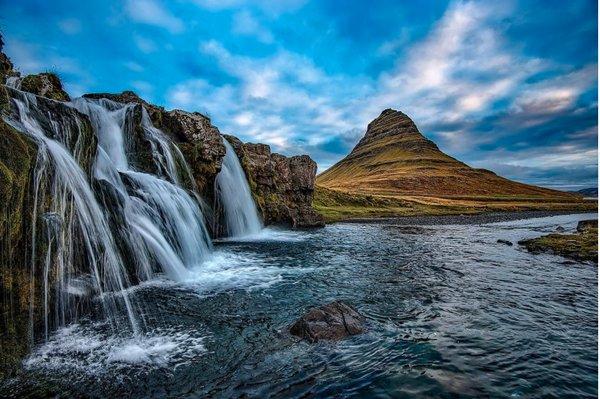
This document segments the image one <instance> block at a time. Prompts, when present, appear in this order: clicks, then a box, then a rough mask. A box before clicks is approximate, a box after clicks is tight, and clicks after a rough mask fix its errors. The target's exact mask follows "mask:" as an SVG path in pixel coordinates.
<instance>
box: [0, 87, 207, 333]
mask: <svg viewBox="0 0 600 399" xmlns="http://www.w3.org/2000/svg"><path fill="white" fill-rule="evenodd" d="M10 90H11V94H12V96H13V100H12V101H13V102H12V104H13V111H12V114H11V116H10V117H7V118H6V121H7V123H9V124H11V125H12V126H13V127H15V128H16V129H17V130H19V131H21V132H24V133H25V134H27V135H28V136H30V137H31V138H32V139H33V140H35V142H36V143H37V145H38V155H37V163H36V167H35V171H34V176H33V196H34V206H33V215H32V233H31V234H32V235H31V241H32V245H31V248H32V250H31V251H32V252H31V265H30V268H31V293H30V295H31V297H32V301H31V304H32V305H31V310H30V315H31V319H32V321H31V323H32V326H33V318H34V309H33V303H34V302H35V301H34V297H35V296H36V295H38V293H37V292H36V276H37V275H38V274H40V273H41V276H43V277H42V280H43V283H42V285H41V288H40V289H42V290H43V293H42V294H43V295H41V298H43V304H42V305H43V312H44V325H45V335H46V337H47V335H48V330H49V328H50V327H56V326H64V325H66V324H68V323H70V322H72V321H74V320H76V319H77V318H78V316H79V315H78V313H79V312H80V311H81V306H82V305H81V304H82V303H84V302H85V301H88V302H86V303H95V302H98V301H99V302H100V303H101V304H102V305H103V306H102V308H103V309H104V314H105V316H106V318H107V320H109V321H110V322H111V324H113V325H114V327H115V328H117V329H122V328H124V327H125V326H124V325H123V324H122V322H123V321H124V320H128V323H126V324H127V325H128V326H129V329H130V330H131V331H132V332H134V333H135V334H137V333H138V331H140V329H142V328H143V327H144V323H143V317H142V316H141V315H142V314H143V312H141V311H140V307H141V306H142V305H143V304H139V303H135V301H134V300H133V298H132V297H131V296H130V295H129V294H128V290H127V288H128V287H130V286H131V285H133V284H136V283H137V282H139V281H144V280H148V279H150V278H152V277H153V276H154V275H155V274H156V273H157V272H158V273H164V274H166V275H167V276H168V277H169V278H171V279H173V280H176V281H181V280H185V279H186V278H188V274H189V271H188V269H191V268H195V267H198V266H199V265H200V264H201V263H202V262H203V261H204V260H205V259H206V258H207V257H208V256H209V254H210V252H211V251H212V243H211V241H210V238H209V235H208V231H207V229H206V227H205V222H204V217H203V214H202V212H201V210H200V206H199V198H198V196H197V194H196V193H195V192H193V190H192V191H188V190H187V189H186V188H184V187H183V186H182V184H183V182H184V181H185V182H186V183H189V184H188V187H190V186H191V187H192V188H193V187H194V180H193V178H192V176H191V173H190V170H189V167H188V166H187V164H186V162H185V160H184V158H183V155H182V154H181V152H180V151H179V150H178V149H177V147H176V146H175V145H174V144H173V143H172V142H171V141H170V140H169V139H168V137H167V136H166V135H165V134H164V133H163V132H162V131H160V130H159V129H157V128H156V127H154V126H153V125H152V122H151V120H150V118H149V116H148V114H147V112H146V110H145V109H144V108H143V107H141V106H139V105H137V106H136V105H134V104H120V103H116V102H112V101H109V100H106V99H100V100H91V99H86V98H79V99H76V100H74V101H73V102H72V103H61V107H63V108H62V109H61V110H60V114H53V112H51V111H49V110H47V109H45V108H44V107H48V104H49V103H48V102H50V101H51V100H47V99H42V98H39V101H43V102H44V104H45V105H43V104H38V103H37V102H38V98H37V97H36V96H34V95H32V94H30V93H24V92H20V91H18V90H16V89H10ZM40 107H41V108H40ZM136 107H138V108H136ZM140 109H141V118H140V113H139V112H140ZM76 110H77V111H79V112H81V113H83V114H85V115H87V117H89V120H90V121H91V124H92V128H93V132H89V129H87V131H86V132H84V130H85V129H84V128H83V126H84V124H86V122H85V121H83V120H82V119H81V118H82V116H81V114H79V113H78V112H77V111H76ZM63 113H64V114H66V115H67V116H68V117H63V116H60V117H59V116H58V115H63ZM136 118H138V119H136ZM74 125H76V126H77V129H75V130H76V131H77V132H76V133H74V132H73V130H74V129H73V126H74ZM136 127H141V130H142V131H143V134H142V136H143V137H142V138H140V137H135V138H134V131H135V132H136V133H139V129H137V130H136ZM86 135H87V136H86ZM94 135H95V137H96V138H97V148H96V149H95V150H96V151H95V152H94V151H90V146H92V145H93V143H94V142H95V141H94V138H93V136H94ZM138 136H139V134H138ZM86 137H87V140H88V142H85V140H86ZM138 139H143V140H145V141H146V142H147V143H149V151H151V156H150V157H149V158H151V161H150V163H151V164H152V165H151V166H152V168H153V169H154V171H155V173H156V174H153V173H149V172H148V171H145V170H139V169H136V168H135V167H133V166H132V162H131V160H130V159H129V158H128V153H129V152H130V150H131V148H132V140H138ZM90 143H91V144H90ZM94 153H95V159H92V160H91V161H93V165H91V161H90V160H88V161H90V162H87V164H89V165H90V166H91V170H90V171H89V172H86V170H84V168H83V167H82V165H83V164H86V162H84V160H85V159H87V158H86V156H88V157H91V156H92V155H93V154H94ZM42 234H44V235H42ZM40 268H41V269H42V270H40ZM51 302H52V303H51ZM125 315H126V316H127V317H123V316H125ZM32 330H33V327H32Z"/></svg>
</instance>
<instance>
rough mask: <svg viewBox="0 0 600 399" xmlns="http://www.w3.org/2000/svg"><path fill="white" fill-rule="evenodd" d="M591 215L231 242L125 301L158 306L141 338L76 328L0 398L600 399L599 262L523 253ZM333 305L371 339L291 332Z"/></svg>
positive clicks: (356, 227)
mask: <svg viewBox="0 0 600 399" xmlns="http://www.w3.org/2000/svg"><path fill="white" fill-rule="evenodd" d="M589 218H596V215H595V214H587V215H568V216H554V217H545V218H535V219H525V220H516V221H506V222H500V223H488V224H482V223H467V224H442V223H441V222H439V221H438V222H437V223H434V224H430V225H421V226H405V224H406V222H399V221H393V220H392V221H388V222H385V223H362V224H358V223H357V224H335V225H330V226H327V227H326V228H324V229H318V230H312V231H299V232H286V231H278V230H270V229H266V230H265V231H263V233H261V235H260V237H259V238H256V239H254V240H250V239H245V240H239V241H226V242H220V243H217V244H216V245H215V250H214V253H213V254H211V255H209V256H208V257H207V260H206V261H205V262H204V263H203V264H202V266H201V267H196V268H191V269H190V270H189V275H188V279H187V280H185V281H179V282H177V281H173V280H172V279H169V278H167V277H164V275H163V274H157V275H156V276H155V277H154V278H153V279H151V280H149V281H146V282H144V283H142V284H140V285H138V286H136V287H134V288H130V289H129V290H128V295H129V296H130V297H131V298H132V299H134V300H135V301H136V302H143V303H145V304H148V305H147V306H148V307H147V308H146V311H145V318H146V326H147V328H146V330H145V332H144V333H143V334H142V335H141V336H140V337H138V338H137V339H132V338H131V337H130V336H127V335H126V334H118V333H114V332H112V331H111V329H110V328H108V326H107V325H106V322H105V321H103V320H95V319H93V318H88V319H85V318H84V319H81V320H80V321H79V323H77V324H73V325H70V326H67V327H64V328H62V329H59V330H58V331H57V332H55V333H54V334H52V335H51V337H50V339H49V341H48V342H47V343H46V344H43V345H40V346H38V347H37V348H36V349H35V351H34V352H33V353H32V355H31V356H29V357H28V358H27V359H26V361H25V364H24V368H25V369H24V372H23V373H22V374H21V375H20V376H19V377H18V378H17V379H14V380H11V381H8V382H5V384H4V386H3V387H2V388H1V389H0V392H10V393H12V394H13V395H15V396H21V395H27V394H30V395H31V394H52V393H53V394H61V395H63V396H76V397H80V396H92V397H129V396H131V397H162V396H170V397H211V398H213V397H215V398H230V397H256V398H267V397H280V398H287V397H369V398H371V397H379V398H387V397H390V398H391V397H447V398H451V397H458V396H460V397H473V398H479V397H523V398H538V397H590V398H591V397H596V396H597V394H598V391H597V384H598V375H597V360H598V355H597V347H598V341H597V334H598V327H597V326H598V314H597V305H598V292H597V282H598V280H597V270H598V269H597V266H596V265H594V264H589V263H576V262H570V261H567V260H565V259H564V258H561V257H558V256H553V255H546V254H541V255H533V254H530V253H528V252H526V251H524V250H523V249H522V248H521V247H520V246H518V245H516V241H517V240H520V239H524V238H530V237H535V236H539V235H541V234H546V233H549V232H552V231H554V230H555V229H556V227H557V226H563V227H565V228H566V229H567V231H573V230H574V229H575V226H576V223H577V221H578V220H581V219H589ZM464 220H465V221H468V220H470V219H469V218H465V219H464ZM498 239H507V240H510V241H512V242H514V243H515V245H514V246H512V247H509V246H506V245H504V244H499V243H497V240H498ZM338 299H341V300H344V301H346V302H348V303H350V304H352V305H354V306H355V307H356V308H357V309H358V310H359V311H360V312H362V313H363V314H364V315H365V316H366V317H367V332H366V333H365V334H362V335H358V336H354V337H351V338H349V339H347V340H344V341H340V342H319V343H317V344H309V343H306V342H303V341H298V340H297V339H295V338H294V337H291V336H290V335H289V334H288V333H287V328H288V326H289V325H290V324H291V323H293V321H294V320H295V319H296V318H297V317H299V316H300V315H301V314H302V313H303V312H305V311H306V310H307V308H309V307H310V306H313V305H320V304H324V303H327V302H329V301H332V300H338Z"/></svg>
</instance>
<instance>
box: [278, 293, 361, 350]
mask: <svg viewBox="0 0 600 399" xmlns="http://www.w3.org/2000/svg"><path fill="white" fill-rule="evenodd" d="M364 330H365V317H364V316H363V315H361V314H360V313H358V311H356V310H355V309H354V308H352V307H351V306H349V305H347V304H345V303H344V302H340V301H336V302H332V303H329V304H327V305H324V306H321V307H318V308H311V309H309V310H308V312H307V313H306V314H305V315H304V316H302V317H301V318H300V319H299V320H298V321H296V322H295V323H294V324H293V325H292V326H291V327H290V333H291V334H293V335H296V336H298V337H300V338H303V339H306V340H307V341H310V342H317V341H319V340H339V339H343V338H346V337H348V336H351V335H357V334H361V333H363V332H364Z"/></svg>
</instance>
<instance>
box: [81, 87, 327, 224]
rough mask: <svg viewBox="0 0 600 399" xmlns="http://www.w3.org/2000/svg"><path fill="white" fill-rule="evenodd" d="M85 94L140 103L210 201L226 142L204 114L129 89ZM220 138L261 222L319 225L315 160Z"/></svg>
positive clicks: (230, 137) (258, 145)
mask: <svg viewBox="0 0 600 399" xmlns="http://www.w3.org/2000/svg"><path fill="white" fill-rule="evenodd" d="M84 97H88V98H95V99H100V98H106V99H109V100H112V101H116V102H120V103H136V104H139V105H140V106H143V107H144V108H145V109H146V110H147V112H148V115H149V117H150V119H151V120H152V124H153V125H154V126H156V127H157V128H159V129H161V130H162V131H163V132H165V133H167V134H168V135H169V136H170V137H171V139H172V140H173V142H175V143H176V144H177V146H178V147H179V148H180V150H181V152H182V153H183V155H184V157H185V158H186V160H187V162H188V164H189V166H190V168H191V172H192V175H193V177H194V180H195V183H196V188H197V189H198V191H199V192H200V193H202V194H203V196H204V197H205V198H207V199H209V200H210V199H211V198H213V195H214V180H215V177H216V175H217V174H218V173H219V171H220V170H221V163H222V160H223V156H224V155H225V146H224V145H223V142H222V140H223V136H222V135H221V133H220V132H219V129H218V128H216V127H215V126H213V125H212V123H211V120H210V119H209V118H208V117H206V116H204V115H202V114H200V113H198V112H193V113H191V112H186V111H182V110H177V109H176V110H172V111H166V110H165V109H164V108H163V107H159V106H156V105H152V104H149V103H147V102H145V101H144V100H142V99H141V98H140V97H138V96H137V95H136V94H135V93H133V92H131V91H125V92H123V93H120V94H107V93H98V94H86V95H85V96H84ZM224 137H226V138H227V139H228V140H229V142H230V143H231V144H232V146H233V147H234V148H235V150H236V153H237V155H238V157H239V159H240V163H241V164H242V167H243V168H244V171H245V173H246V177H247V178H248V182H249V184H250V188H251V190H252V194H253V196H254V199H255V202H256V204H257V206H258V208H259V211H260V213H261V216H262V218H263V223H264V224H265V225H273V224H280V225H287V226H292V227H316V226H322V225H323V219H322V218H321V217H320V215H318V214H317V213H316V212H315V211H314V209H313V208H312V198H313V193H314V185H315V177H316V172H317V164H316V163H315V162H314V161H313V160H312V159H311V158H310V157H309V156H308V155H300V156H293V157H285V156H283V155H280V154H276V153H271V149H270V147H269V146H268V145H265V144H250V143H247V144H243V143H242V142H241V141H240V140H239V139H238V138H236V137H234V136H231V135H225V136H224ZM136 153H137V154H144V153H146V151H144V150H142V149H141V148H140V147H138V149H137V150H136ZM211 203H212V202H211Z"/></svg>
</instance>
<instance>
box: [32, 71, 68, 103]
mask: <svg viewBox="0 0 600 399" xmlns="http://www.w3.org/2000/svg"><path fill="white" fill-rule="evenodd" d="M21 90H23V91H26V92H29V93H33V94H35V95H38V96H42V97H46V98H50V99H52V100H57V101H71V98H70V97H69V95H68V94H67V92H66V91H64V90H63V87H62V83H61V81H60V79H59V78H58V76H56V74H53V73H47V72H46V73H38V74H37V75H27V76H25V77H24V78H23V80H22V82H21Z"/></svg>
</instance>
